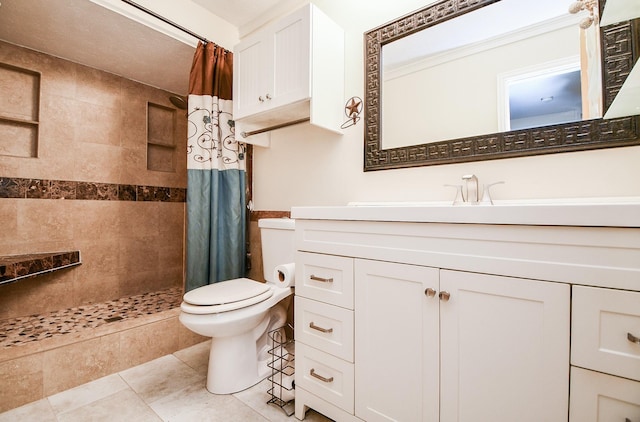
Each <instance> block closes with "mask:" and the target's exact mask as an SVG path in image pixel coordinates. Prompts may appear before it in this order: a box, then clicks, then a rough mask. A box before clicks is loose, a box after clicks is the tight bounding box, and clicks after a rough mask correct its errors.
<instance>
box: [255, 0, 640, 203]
mask: <svg viewBox="0 0 640 422" xmlns="http://www.w3.org/2000/svg"><path fill="white" fill-rule="evenodd" d="M314 3H315V4H316V5H317V6H318V7H320V8H321V9H322V10H323V11H324V12H325V13H327V14H328V15H329V16H330V17H331V18H332V19H334V20H335V21H336V22H337V23H338V24H339V25H341V26H342V27H343V28H345V32H346V33H345V37H346V38H345V51H346V53H345V54H346V57H345V93H344V98H345V101H346V100H347V99H348V98H350V97H352V96H359V97H361V98H363V99H364V78H363V73H364V64H363V57H364V52H363V34H364V32H365V31H367V30H369V29H372V28H374V27H377V26H380V25H382V24H384V23H386V22H388V21H389V20H391V19H392V18H395V17H398V16H401V15H404V14H407V13H409V12H412V11H414V10H416V9H419V8H421V7H423V6H424V5H425V4H426V2H425V0H404V1H401V2H371V1H370V0H367V1H365V0H349V1H338V0H315V1H314ZM363 145H364V120H363V119H361V120H360V121H359V122H358V124H357V125H356V126H352V127H350V128H348V129H346V130H345V131H344V135H343V136H342V137H340V136H337V135H331V134H328V133H325V132H323V131H321V130H319V129H315V128H312V127H310V126H309V125H298V126H293V127H289V128H286V129H281V130H279V131H274V132H272V134H271V148H268V149H267V148H260V147H255V148H254V195H253V198H254V206H255V209H256V210H288V209H289V208H290V207H292V206H306V205H344V204H346V203H347V202H349V201H385V200H388V201H419V200H447V199H452V198H453V196H454V195H453V194H454V192H453V190H452V189H451V188H445V187H443V184H445V183H449V184H451V183H460V177H461V176H462V175H463V174H467V173H474V174H476V175H477V176H478V178H479V179H480V183H489V182H494V181H498V180H504V181H505V182H506V184H504V185H498V186H495V187H494V188H492V194H493V197H494V198H496V199H520V198H526V199H532V198H565V197H566V198H572V197H612V196H640V183H638V179H640V147H625V148H613V149H600V150H593V151H585V152H576V153H563V154H552V155H542V156H536V157H526V158H514V159H503V160H490V161H479V162H474V163H466V164H450V165H439V166H428V167H418V168H411V169H398V170H382V171H375V172H366V173H365V172H363V170H362V169H363Z"/></svg>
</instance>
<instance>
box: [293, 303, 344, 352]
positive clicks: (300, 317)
mask: <svg viewBox="0 0 640 422" xmlns="http://www.w3.org/2000/svg"><path fill="white" fill-rule="evenodd" d="M294 309H295V321H296V324H295V338H296V340H297V341H300V342H302V343H304V344H307V345H309V346H312V347H315V348H316V349H319V350H322V351H323V352H327V353H330V354H332V355H334V356H337V357H339V358H341V359H344V360H346V361H349V362H353V311H351V310H349V309H344V308H340V307H338V306H333V305H328V304H326V303H323V302H317V301H315V300H309V299H305V298H303V297H300V296H296V298H295V307H294Z"/></svg>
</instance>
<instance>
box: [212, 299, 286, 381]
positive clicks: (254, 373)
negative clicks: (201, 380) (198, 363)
mask: <svg viewBox="0 0 640 422" xmlns="http://www.w3.org/2000/svg"><path fill="white" fill-rule="evenodd" d="M285 321H286V308H285V306H283V304H282V303H280V304H278V305H276V306H274V307H273V308H272V309H271V310H270V311H269V312H267V313H266V314H265V316H264V318H263V319H262V321H260V323H259V324H258V326H257V327H256V328H254V329H253V330H251V331H248V332H246V333H243V334H239V335H235V336H229V337H213V338H212V340H211V351H210V352H209V367H208V372H207V390H208V391H209V392H211V393H214V394H232V393H237V392H238V391H242V390H246V389H247V388H249V387H252V386H254V385H255V384H257V383H259V382H261V381H262V380H264V379H265V378H266V377H267V376H269V375H270V374H271V369H270V368H269V367H268V366H267V363H268V362H269V354H268V349H269V348H270V347H271V345H269V344H268V341H267V338H268V336H267V332H268V331H269V330H271V329H274V328H277V327H279V326H282V325H284V322H285Z"/></svg>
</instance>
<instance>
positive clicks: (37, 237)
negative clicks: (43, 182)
mask: <svg viewBox="0 0 640 422" xmlns="http://www.w3.org/2000/svg"><path fill="white" fill-rule="evenodd" d="M69 205H70V204H69V203H68V202H66V201H64V200H51V199H25V200H22V201H20V202H18V228H17V236H16V237H17V240H20V241H21V242H24V241H27V240H28V241H29V242H33V243H36V242H51V241H63V240H71V239H73V218H74V216H73V214H72V213H69V212H68V211H69ZM35 252H50V251H35V250H34V251H31V253H35Z"/></svg>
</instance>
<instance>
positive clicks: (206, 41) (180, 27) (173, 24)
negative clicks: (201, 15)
mask: <svg viewBox="0 0 640 422" xmlns="http://www.w3.org/2000/svg"><path fill="white" fill-rule="evenodd" d="M121 1H122V2H124V3H126V4H128V5H129V6H133V7H135V8H136V9H138V10H141V11H143V12H144V13H147V14H149V15H151V16H153V17H154V18H156V19H160V20H161V21H162V22H164V23H166V24H169V25H171V26H173V27H174V28H176V29H179V30H180V31H182V32H185V33H187V34H189V35H191V36H192V37H194V38H197V39H199V40H200V41H202V42H203V43H205V44H206V43H208V42H210V41H209V40H208V39H206V38H205V37H203V36H200V35H198V34H196V33H195V32H192V31H190V30H188V29H187V28H185V27H184V26H181V25H178V24H177V23H175V22H173V21H170V20H169V19H167V18H165V17H164V16H162V15H159V14H157V13H156V12H154V11H153V10H150V9H147V8H146V7H144V6H140V5H139V4H137V3H135V2H133V1H131V0H121Z"/></svg>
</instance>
